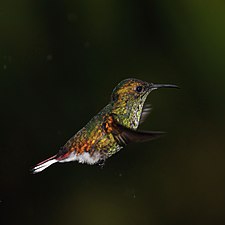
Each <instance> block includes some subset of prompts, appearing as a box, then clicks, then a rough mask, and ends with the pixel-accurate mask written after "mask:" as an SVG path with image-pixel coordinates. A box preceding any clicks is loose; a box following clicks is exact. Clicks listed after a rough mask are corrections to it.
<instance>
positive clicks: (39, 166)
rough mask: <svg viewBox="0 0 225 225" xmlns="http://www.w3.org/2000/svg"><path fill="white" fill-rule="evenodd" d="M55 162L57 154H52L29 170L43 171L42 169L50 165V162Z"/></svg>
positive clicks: (34, 171) (33, 171)
mask: <svg viewBox="0 0 225 225" xmlns="http://www.w3.org/2000/svg"><path fill="white" fill-rule="evenodd" d="M56 162H58V160H57V155H54V156H52V157H50V158H48V159H46V160H44V161H42V162H40V163H38V164H37V165H36V166H35V167H33V168H32V169H31V172H32V173H33V174H35V173H39V172H41V171H43V170H44V169H46V168H47V167H49V166H51V165H52V164H54V163H56Z"/></svg>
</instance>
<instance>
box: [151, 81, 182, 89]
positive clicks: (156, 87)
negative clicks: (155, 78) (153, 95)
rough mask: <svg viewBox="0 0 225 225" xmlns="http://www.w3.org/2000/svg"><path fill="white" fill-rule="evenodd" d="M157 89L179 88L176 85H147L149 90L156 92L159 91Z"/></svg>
mask: <svg viewBox="0 0 225 225" xmlns="http://www.w3.org/2000/svg"><path fill="white" fill-rule="evenodd" d="M159 88H179V87H178V86H177V85H174V84H153V83H150V84H149V89H150V90H156V89H159Z"/></svg>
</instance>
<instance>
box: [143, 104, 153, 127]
mask: <svg viewBox="0 0 225 225" xmlns="http://www.w3.org/2000/svg"><path fill="white" fill-rule="evenodd" d="M151 111H152V107H151V105H150V104H145V105H144V107H143V109H142V112H141V119H140V123H143V122H144V121H145V120H146V118H147V117H148V115H149V114H150V112H151Z"/></svg>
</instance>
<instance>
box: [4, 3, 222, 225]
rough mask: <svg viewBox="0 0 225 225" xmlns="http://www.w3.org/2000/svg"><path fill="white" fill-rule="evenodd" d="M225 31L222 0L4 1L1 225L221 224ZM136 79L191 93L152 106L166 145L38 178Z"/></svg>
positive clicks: (152, 124)
mask: <svg viewBox="0 0 225 225" xmlns="http://www.w3.org/2000/svg"><path fill="white" fill-rule="evenodd" d="M224 24H225V2H224V1H222V0H214V1H209V0H206V1H200V0H184V1H168V0H167V1H154V0H153V1H144V0H141V1H112V0H109V1H101V0H95V1H93V0H86V1H72V0H65V1H60V0H54V1H53V0H39V1H28V0H21V1H15V0H14V1H4V0H3V1H1V3H0V33H1V35H0V49H1V50H0V102H1V110H0V116H1V138H0V150H1V157H0V174H1V175H0V181H1V185H0V211H1V214H2V215H1V216H0V221H2V222H1V224H14V225H15V224H18V225H20V224H21V225H26V224H48V225H50V224H54V225H58V224H64V225H70V224H78V225H87V224H88V225H89V224H91V225H101V224H102V225H105V224H106V225H114V224H117V225H120V224H121V225H126V224H129V225H136V224H142V225H145V224H146V225H147V224H152V225H159V224H166V225H172V224H173V225H174V224H179V225H180V224H188V225H189V224H197V225H199V224H218V225H219V224H223V223H224V221H225V215H224V209H225V192H224V190H225V173H224V171H225V148H224V137H223V136H224V133H225V132H224V131H225V130H224V125H225V119H224V115H225V104H224V98H225V61H224V59H225V29H224ZM128 77H135V78H138V79H143V80H146V81H149V82H155V83H173V84H177V85H179V86H180V87H181V89H180V90H179V91H175V90H160V91H157V92H154V93H152V94H151V96H150V97H149V101H150V102H151V103H152V104H153V109H154V110H153V112H152V113H151V115H150V117H149V118H148V119H147V121H146V122H145V124H144V125H142V127H144V128H146V129H152V130H165V131H168V135H167V137H165V138H163V139H160V140H156V141H153V142H150V143H144V144H138V145H131V146H128V147H127V148H126V149H124V150H123V151H121V152H120V153H118V154H116V155H115V156H113V157H112V158H110V159H109V160H108V161H107V162H106V165H105V166H104V168H103V169H101V168H100V167H98V166H88V165H81V164H78V163H67V164H59V165H55V166H52V167H50V168H49V169H48V170H46V171H44V172H43V173H41V174H38V175H35V176H34V175H31V174H29V168H30V167H31V166H32V165H34V164H35V163H37V162H39V161H40V160H42V159H45V158H46V157H49V156H51V155H52V154H55V153H56V152H57V150H58V149H59V147H60V146H62V145H63V144H64V143H65V141H66V140H67V139H68V138H69V137H71V136H72V135H73V134H74V133H75V132H76V131H78V130H79V129H80V128H81V127H82V126H83V125H85V123H86V122H88V120H89V119H90V118H91V117H92V116H94V115H95V114H96V113H97V112H98V111H99V110H100V109H101V108H102V107H103V106H104V105H106V104H107V102H108V100H109V97H110V93H111V91H112V89H113V88H114V86H115V85H116V84H117V83H118V82H119V81H121V80H122V79H124V78H128Z"/></svg>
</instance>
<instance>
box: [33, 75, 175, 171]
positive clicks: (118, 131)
mask: <svg viewBox="0 0 225 225" xmlns="http://www.w3.org/2000/svg"><path fill="white" fill-rule="evenodd" d="M161 87H177V86H175V85H155V84H151V83H148V82H144V81H141V80H137V79H126V80H124V81H122V82H120V83H119V84H118V85H117V86H116V88H115V89H114V90H113V93H112V95H111V101H110V102H109V104H108V105H107V106H106V107H104V108H103V109H102V110H101V111H100V112H99V113H98V114H97V115H96V116H95V117H93V118H92V119H91V120H90V122H89V123H87V124H86V125H85V126H84V127H83V128H82V129H81V130H80V131H78V132H77V133H76V134H75V135H74V136H73V137H72V138H71V139H70V140H69V141H68V142H67V143H66V144H65V145H64V146H63V147H62V148H61V149H60V151H59V152H58V154H56V155H55V156H53V157H51V158H50V159H49V160H45V161H44V162H42V163H39V164H38V165H37V166H36V167H34V170H33V172H34V173H37V172H40V171H42V170H43V169H45V168H46V167H48V166H49V165H51V164H53V163H55V162H68V161H74V160H76V161H79V162H81V163H88V164H96V163H99V162H101V161H102V160H105V159H107V158H108V157H110V156H111V155H113V154H115V153H116V152H118V151H119V150H120V149H122V148H123V147H124V146H125V145H126V144H128V143H130V142H141V141H148V140H152V139H154V138H157V137H159V136H160V135H161V134H162V133H161V132H139V131H137V129H138V126H139V124H140V120H141V116H142V115H143V106H144V103H145V100H146V98H147V96H148V94H149V93H150V92H151V91H152V90H155V89H158V88H161Z"/></svg>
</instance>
